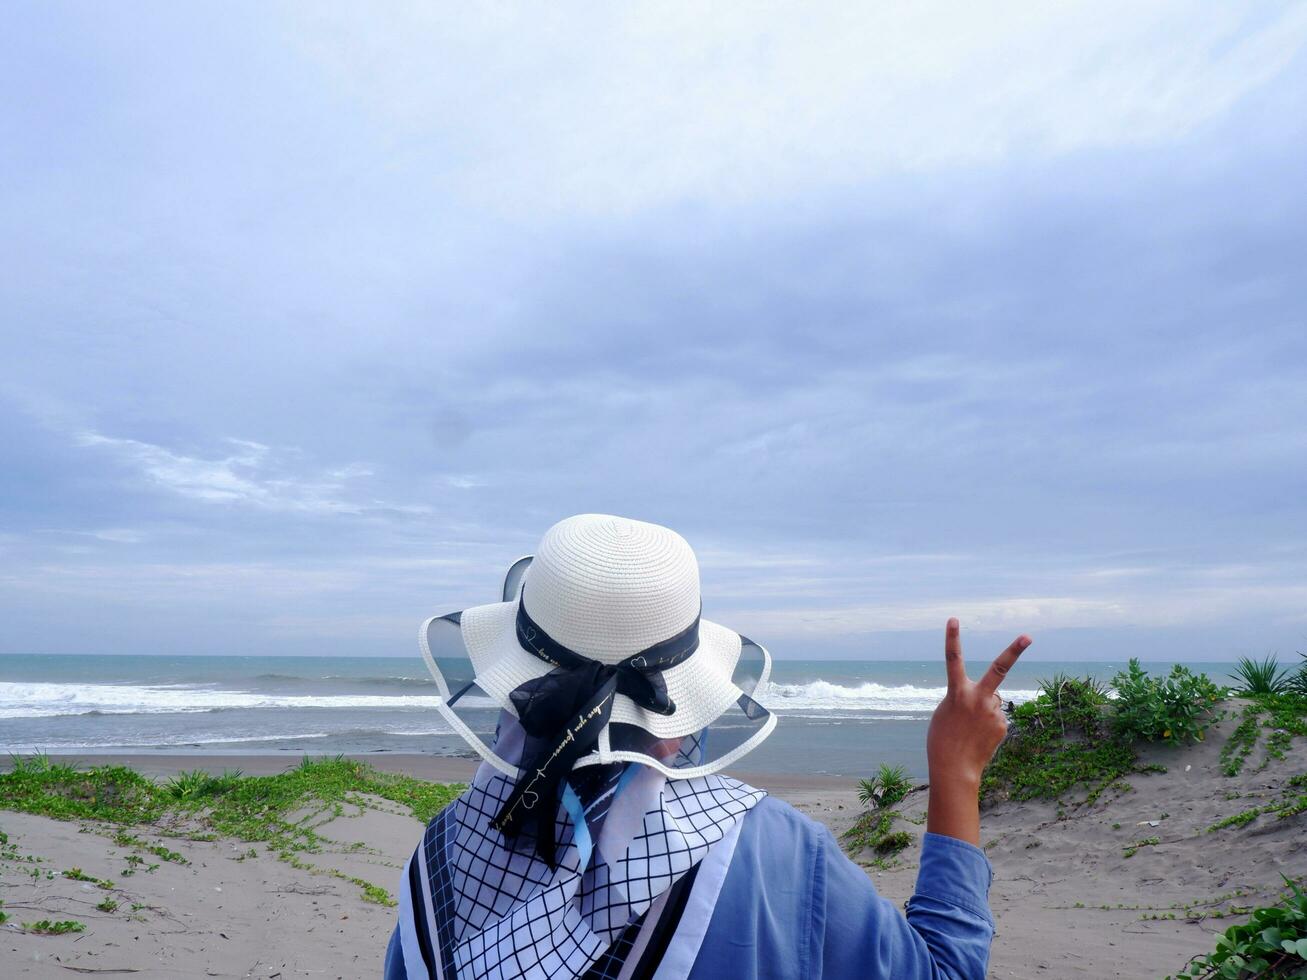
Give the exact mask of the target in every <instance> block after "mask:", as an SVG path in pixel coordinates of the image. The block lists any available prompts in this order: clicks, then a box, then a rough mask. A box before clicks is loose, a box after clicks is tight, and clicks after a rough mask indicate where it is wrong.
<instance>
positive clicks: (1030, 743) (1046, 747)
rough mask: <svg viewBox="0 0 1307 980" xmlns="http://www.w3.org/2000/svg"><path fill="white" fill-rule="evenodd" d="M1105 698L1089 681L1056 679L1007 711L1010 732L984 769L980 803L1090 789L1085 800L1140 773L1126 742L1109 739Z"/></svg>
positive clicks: (1057, 795) (1103, 693)
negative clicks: (1080, 786) (1083, 788)
mask: <svg viewBox="0 0 1307 980" xmlns="http://www.w3.org/2000/svg"><path fill="white" fill-rule="evenodd" d="M1110 704H1111V702H1110V700H1109V698H1108V697H1107V693H1106V692H1105V691H1104V690H1103V688H1102V686H1101V685H1100V684H1098V683H1097V682H1095V681H1094V680H1093V679H1092V678H1088V677H1085V678H1075V677H1065V676H1062V675H1058V676H1056V677H1054V678H1052V679H1051V680H1047V681H1044V682H1042V685H1041V689H1040V692H1039V695H1038V696H1037V697H1035V698H1034V699H1033V700H1030V701H1027V702H1026V703H1025V704H1022V705H1018V706H1017V707H1016V708H1015V709H1013V711H1012V733H1011V734H1010V735H1009V736H1008V738H1007V740H1006V741H1005V742H1004V743H1003V745H1002V746H1001V747H1000V748H999V751H998V753H997V754H996V755H995V756H994V759H993V761H991V762H990V764H989V766H988V767H987V768H986V769H985V774H984V776H983V777H982V779H981V782H980V793H981V800H982V801H983V802H993V801H995V800H1000V799H1013V800H1031V799H1059V798H1060V797H1061V796H1062V795H1063V794H1065V793H1066V792H1067V791H1069V790H1070V789H1072V788H1073V787H1075V786H1079V785H1087V786H1089V787H1091V789H1090V791H1089V796H1088V797H1087V799H1086V801H1085V802H1092V801H1093V800H1096V799H1097V798H1098V797H1099V795H1101V794H1102V793H1103V792H1104V791H1106V790H1108V789H1115V790H1118V791H1119V790H1121V789H1122V788H1123V786H1124V784H1121V783H1120V780H1121V778H1122V777H1123V776H1127V775H1130V774H1131V773H1133V772H1138V771H1140V767H1139V766H1138V765H1137V763H1136V758H1135V753H1134V751H1133V749H1132V748H1131V747H1130V745H1129V744H1127V743H1126V742H1124V741H1122V740H1120V739H1118V738H1114V737H1112V733H1111V728H1110V725H1109V721H1110Z"/></svg>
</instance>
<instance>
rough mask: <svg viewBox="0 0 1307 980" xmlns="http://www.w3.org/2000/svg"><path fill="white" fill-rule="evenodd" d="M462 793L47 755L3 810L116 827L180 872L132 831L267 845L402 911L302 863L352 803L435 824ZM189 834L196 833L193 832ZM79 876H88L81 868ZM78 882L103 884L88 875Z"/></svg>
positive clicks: (382, 779) (414, 783)
mask: <svg viewBox="0 0 1307 980" xmlns="http://www.w3.org/2000/svg"><path fill="white" fill-rule="evenodd" d="M461 790H462V787H461V786H458V785H453V784H443V783H429V782H425V781H423V780H420V779H413V778H412V777H409V776H402V775H396V774H393V773H384V772H380V771H378V770H376V769H374V768H373V767H372V766H369V765H366V764H364V763H361V762H355V761H352V760H349V759H345V758H343V757H340V756H337V757H336V758H334V759H320V760H312V759H308V758H306V759H305V760H304V761H303V762H302V763H301V764H300V765H299V766H298V767H296V768H294V769H291V770H289V771H287V772H283V773H279V774H277V775H275V776H245V775H242V774H241V773H239V772H235V773H232V772H225V773H223V774H222V775H221V776H210V775H208V774H205V773H199V772H189V773H181V774H179V775H178V776H175V777H173V778H172V779H171V780H169V781H168V782H166V783H164V784H163V785H160V784H158V783H155V782H153V781H151V780H149V779H147V778H146V777H144V776H142V775H141V774H140V773H138V772H135V771H134V770H132V769H128V768H126V767H123V766H98V767H95V768H91V769H77V768H75V767H73V766H69V765H63V764H56V763H52V762H51V761H50V760H49V759H48V758H47V757H45V756H35V757H32V758H27V759H15V760H14V765H13V769H12V770H11V771H10V772H7V773H3V774H0V800H3V801H4V802H3V808H4V809H8V810H19V811H23V812H27V813H37V814H41V815H43V816H47V817H54V818H56V819H60V820H92V821H100V822H102V823H106V824H111V825H113V829H112V831H111V833H112V838H111V839H112V840H113V842H114V843H115V844H117V845H119V846H120V847H124V848H132V849H136V850H142V851H145V852H148V853H150V854H153V855H154V856H156V857H158V858H159V859H160V860H162V861H168V862H173V863H178V864H185V863H186V859H185V857H183V856H182V855H181V854H180V853H178V852H177V851H173V850H170V849H169V848H167V847H164V846H162V845H154V844H149V843H147V842H146V841H144V840H142V839H141V838H140V837H138V836H136V835H135V834H133V833H132V832H131V830H135V829H138V828H146V829H149V828H155V829H166V831H167V832H168V833H169V834H171V835H174V836H191V837H200V838H203V839H214V837H215V836H221V837H227V838H233V839H236V840H239V841H244V842H247V843H255V842H262V843H264V844H266V845H267V848H268V850H269V852H271V853H272V854H275V855H276V856H277V857H278V858H280V859H281V860H283V861H286V862H287V863H289V864H293V865H295V866H296V867H301V868H306V869H308V870H312V871H315V872H318V873H323V874H331V875H334V876H335V877H339V878H342V879H344V880H347V881H350V882H353V883H354V884H356V885H358V886H359V888H360V889H362V891H363V894H364V897H365V898H366V899H368V900H370V901H374V902H378V903H380V904H383V905H389V904H393V902H392V901H391V898H390V895H389V894H388V893H387V892H386V891H385V890H384V889H382V888H379V887H377V886H376V885H372V884H370V883H369V882H366V881H363V880H361V879H357V878H353V877H350V876H348V875H345V874H342V873H340V872H336V871H333V870H330V869H326V868H318V867H316V866H314V865H312V864H310V863H308V862H307V861H305V860H304V858H303V857H302V855H305V854H312V853H315V852H320V851H322V850H323V849H324V846H325V845H326V842H325V841H324V840H323V838H321V837H320V836H319V835H318V834H317V833H315V830H314V828H315V827H316V826H317V825H319V824H320V823H321V822H325V821H326V820H329V819H331V818H332V817H335V816H338V815H339V814H340V813H342V812H343V807H344V805H345V804H353V805H357V806H365V805H366V801H365V800H364V797H365V796H373V797H380V798H382V799H386V800H390V801H392V802H395V803H398V804H400V805H402V806H404V807H406V808H408V810H409V811H410V812H411V813H412V814H413V816H414V817H416V818H417V819H418V820H420V821H422V822H423V823H426V822H427V821H428V820H430V819H431V817H433V816H435V814H436V813H438V812H439V811H440V810H441V809H442V808H443V807H444V806H445V805H446V804H447V803H448V802H449V801H450V800H452V799H453V798H454V797H455V796H457V795H458V793H459V792H460V791H461ZM187 830H190V831H192V833H190V834H189V835H188V834H186V831H187ZM124 860H125V861H126V863H127V867H126V868H125V869H124V870H123V871H122V875H123V876H124V877H127V876H130V875H132V874H134V873H136V871H137V870H144V871H147V872H149V871H153V870H155V869H156V868H158V867H159V865H157V864H154V865H147V864H146V862H145V861H144V859H143V858H141V857H140V856H139V855H137V854H130V855H127V856H126V857H125V858H124ZM73 871H76V872H77V874H79V875H81V874H82V873H81V871H80V869H73ZM78 880H89V881H95V882H97V883H99V882H100V879H95V878H90V877H88V876H82V877H81V878H80V879H78Z"/></svg>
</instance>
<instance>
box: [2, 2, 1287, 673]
mask: <svg viewBox="0 0 1307 980" xmlns="http://www.w3.org/2000/svg"><path fill="white" fill-rule="evenodd" d="M869 6H870V5H860V4H848V3H764V4H747V5H745V4H713V5H704V4H699V3H688V2H687V3H677V2H662V3H648V4H636V5H628V4H620V5H612V4H554V5H546V6H545V7H541V6H540V5H531V4H523V5H518V4H509V3H496V4H485V5H479V4H455V5H449V4H446V5H431V4H412V5H408V4H402V3H395V4H388V5H375V4H368V5H358V4H321V3H304V4H282V3H277V4H273V3H263V2H260V3H250V4H240V3H222V4H216V3H215V4H174V3H158V4H149V3H139V4H132V5H130V7H123V6H120V5H105V4H101V3H94V2H86V3H78V4H67V3H51V2H19V3H16V4H9V5H7V6H6V11H5V29H4V31H3V32H0V90H2V91H4V92H5V93H6V94H5V96H4V98H3V100H2V101H0V223H3V227H4V228H5V234H4V235H2V236H0V332H2V334H0V342H2V347H0V349H2V350H3V356H0V469H2V471H3V472H2V479H0V653H160V654H314V653H320V654H341V655H344V654H350V655H373V654H376V655H392V656H407V655H410V654H412V653H414V652H415V651H416V643H415V639H416V627H417V624H418V623H419V622H420V621H421V620H422V619H423V618H425V617H426V616H428V615H431V614H433V613H444V612H448V611H451V610H453V609H458V608H462V607H465V606H468V605H473V604H477V603H480V602H485V601H490V600H492V599H493V598H494V597H495V593H496V590H497V587H498V580H499V577H500V576H501V574H502V571H503V569H504V568H505V567H506V566H507V564H508V563H509V562H511V561H512V560H513V559H514V558H516V557H517V556H519V555H521V554H525V553H529V552H530V551H531V550H532V548H533V546H534V544H535V542H536V541H537V540H538V539H539V537H540V535H541V534H542V533H543V531H544V530H545V529H546V528H547V527H548V526H549V525H550V524H552V523H553V522H554V521H556V520H558V519H561V518H563V517H565V516H568V515H570V514H574V513H583V512H599V513H615V514H621V515H624V516H628V517H633V518H638V519H642V520H649V521H655V522H658V523H662V524H666V525H668V526H670V527H673V528H675V529H677V530H678V531H680V532H681V533H682V534H684V535H685V536H686V538H687V539H688V540H689V542H690V543H691V545H692V546H693V547H694V549H695V551H696V553H697V554H698V556H699V560H700V565H701V570H702V578H703V587H704V614H705V615H706V616H707V617H708V618H710V619H713V620H716V621H718V622H723V623H725V624H727V625H730V626H732V627H734V628H736V629H739V630H740V631H742V632H744V633H746V634H748V635H750V636H752V637H754V638H755V639H757V640H759V641H761V642H763V643H764V644H766V645H767V646H768V647H769V648H770V649H771V650H772V652H773V653H774V654H775V655H776V656H778V657H782V658H803V659H817V658H840V657H913V658H916V657H929V656H937V655H939V650H940V648H941V647H942V630H943V624H944V621H945V619H946V618H947V617H948V616H950V615H957V616H959V617H960V618H961V620H962V623H963V627H964V642H965V643H966V644H967V652H968V653H969V654H970V655H971V656H972V657H981V656H987V655H991V654H992V653H995V652H997V650H998V649H1000V648H1001V647H1002V646H1003V645H1005V644H1006V643H1007V642H1008V640H1010V639H1011V638H1012V636H1014V635H1016V633H1018V632H1022V631H1024V632H1028V633H1030V634H1031V635H1032V636H1034V638H1035V646H1034V647H1033V648H1032V651H1031V655H1035V656H1040V657H1043V658H1046V659H1050V660H1056V659H1059V658H1063V659H1067V658H1101V659H1120V658H1123V657H1125V656H1140V657H1143V658H1146V659H1194V660H1202V659H1216V660H1229V659H1233V658H1234V657H1237V656H1241V655H1245V654H1249V655H1254V656H1261V655H1264V654H1267V653H1271V652H1277V653H1278V654H1279V655H1280V657H1281V659H1282V660H1285V661H1286V662H1289V661H1291V662H1297V658H1296V657H1295V656H1294V652H1295V651H1297V650H1302V651H1305V652H1307V493H1304V491H1307V276H1304V274H1303V269H1304V256H1307V181H1304V179H1303V174H1304V173H1307V113H1304V112H1303V105H1304V104H1307V6H1304V5H1302V4H1281V3H1256V2H1253V3H1243V4H1220V5H1213V4H1203V3H1193V2H1188V3H1180V2H1166V0H1161V2H1154V3H1149V4H1139V3H1134V2H1114V0H1093V2H1086V3H1075V2H1065V3H1057V4H1049V3H1037V2H1023V3H1015V2H1010V3H1002V2H999V3H994V4H985V5H976V4H967V3H938V2H924V0H923V2H918V3H913V4H880V5H877V6H876V7H875V8H874V9H868V8H869Z"/></svg>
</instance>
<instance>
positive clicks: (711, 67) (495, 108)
mask: <svg viewBox="0 0 1307 980" xmlns="http://www.w3.org/2000/svg"><path fill="white" fill-rule="evenodd" d="M1195 13H1196V10H1195V8H1194V7H1193V6H1192V5H1191V4H1188V3H1183V2H1175V0H1172V2H1166V3H1154V4H1146V5H1142V4H1137V3H1129V2H1125V0H1115V2H1103V0H1097V2H1079V3H1062V4H1056V5H1047V4H1045V5H1040V4H1033V5H1032V4H1029V3H1019V2H1006V3H998V4H987V5H985V6H984V7H983V8H982V7H977V6H975V5H973V4H966V3H959V2H952V0H944V2H925V3H914V4H910V5H879V6H876V7H869V6H867V5H860V4H847V3H835V2H823V3H804V4H798V3H775V4H769V5H766V6H765V7H763V8H758V7H756V6H753V5H731V4H725V5H723V4H718V5H714V6H713V7H712V8H710V9H705V8H704V6H703V5H702V4H696V3H690V2H678V3H670V4H667V3H665V4H659V5H657V6H656V7H648V8H645V7H636V8H626V7H617V8H608V9H606V10H603V11H596V10H591V11H588V12H587V14H586V16H585V19H584V21H585V22H584V24H582V23H579V22H578V21H577V20H576V19H575V18H574V17H573V16H572V15H569V14H568V13H567V12H565V11H563V10H561V9H560V10H557V11H554V12H552V13H550V14H547V15H543V16H542V14H541V11H539V10H538V8H515V7H512V6H509V7H496V8H494V9H493V10H491V9H488V8H480V9H466V8H459V9H457V10H456V11H455V10H453V9H446V8H423V7H409V8H406V9H404V10H402V11H392V12H391V14H390V15H389V16H386V17H377V16H374V15H373V13H372V12H368V13H366V14H364V13H362V12H360V11H356V10H351V9H349V8H334V9H332V10H330V11H323V10H322V9H321V8H319V9H318V16H316V17H314V18H313V20H312V24H311V26H310V27H309V29H308V30H306V31H304V33H303V44H304V48H305V50H306V52H307V55H308V57H309V58H311V59H312V60H313V61H314V62H316V63H317V64H318V65H320V66H321V69H322V71H323V72H324V75H325V79H326V83H327V84H329V85H330V86H332V87H333V88H338V89H340V90H342V91H344V92H346V93H348V95H349V97H350V100H351V102H352V103H353V104H354V105H355V106H357V107H361V108H362V109H363V110H364V111H366V112H367V113H368V114H370V115H373V116H376V117H380V118H383V119H384V120H385V122H386V128H387V130H388V131H389V132H391V133H393V134H396V137H397V145H396V148H395V159H396V161H397V163H398V164H399V165H400V166H404V165H405V164H408V163H409V162H410V161H415V160H417V159H421V158H422V157H423V156H425V155H427V154H428V153H430V152H431V150H432V148H433V147H434V146H436V145H445V144H446V143H447V141H448V142H452V143H453V144H454V145H455V146H456V147H457V150H456V151H455V155H456V156H457V157H458V158H459V159H462V160H469V159H475V160H477V161H478V163H479V164H480V165H478V166H476V167H466V168H464V167H459V168H458V169H456V170H454V171H453V172H446V174H445V175H444V176H445V177H446V179H448V180H449V181H450V182H451V184H452V186H453V187H455V188H457V189H458V190H459V191H460V192H461V193H462V194H463V195H465V196H467V197H469V198H471V199H474V200H475V201H477V202H478V203H479V204H480V205H482V206H486V207H489V208H493V209H511V211H512V212H514V213H522V212H524V211H529V212H532V213H535V214H539V213H540V212H542V211H543V212H554V213H562V214H568V215H576V214H586V213H589V214H600V215H601V214H608V213H613V212H618V213H629V212H632V211H635V210H638V209H642V208H649V207H656V206H660V205H663V204H666V203H668V202H671V201H679V200H686V201H693V202H696V203H698V202H714V203H722V202H739V201H741V200H749V199H755V200H756V199H758V198H760V197H765V196H769V195H770V196H779V197H781V198H789V197H791V196H793V195H795V194H796V193H802V194H805V195H810V194H811V193H812V192H813V191H814V190H816V189H833V188H839V187H847V186H850V185H856V184H859V183H862V182H865V181H867V180H868V179H875V178H877V177H881V176H885V175H898V174H903V173H905V172H921V171H927V172H928V171H939V170H942V169H946V168H956V167H959V166H974V165H976V164H993V163H996V162H1000V161H1003V160H1006V159H1010V158H1013V157H1020V158H1022V159H1024V160H1031V159H1039V158H1044V157H1048V156H1056V155H1059V154H1065V153H1070V152H1075V151H1084V150H1096V149H1102V148H1119V147H1140V146H1148V145H1153V144H1157V143H1164V142H1167V141H1173V140H1176V139H1179V138H1182V137H1184V136H1185V135H1187V134H1188V133H1190V132H1192V131H1193V130H1194V129H1195V128H1196V127H1199V126H1201V125H1203V124H1204V123H1206V122H1207V121H1209V120H1212V119H1214V118H1217V117H1219V116H1220V115H1221V114H1223V113H1225V112H1227V111H1229V110H1230V108H1231V107H1232V106H1233V105H1234V104H1236V103H1237V101H1238V100H1239V99H1240V98H1242V97H1243V96H1245V95H1246V94H1247V93H1249V92H1250V91H1253V90H1255V89H1257V88H1258V87H1259V86H1261V85H1263V84H1265V83H1266V82H1267V81H1268V80H1270V79H1272V78H1273V77H1275V75H1276V74H1277V73H1278V72H1280V71H1281V70H1283V69H1284V68H1285V66H1286V65H1287V64H1288V63H1289V62H1290V61H1291V59H1292V58H1293V57H1294V56H1295V55H1296V54H1297V53H1298V51H1299V50H1300V49H1301V47H1302V45H1303V43H1304V41H1305V40H1307V13H1304V11H1303V10H1302V9H1301V8H1298V7H1283V6H1280V5H1272V4H1260V5H1255V6H1252V7H1240V8H1238V9H1236V8H1222V9H1220V10H1215V11H1213V10H1210V9H1207V8H1203V9H1202V16H1195ZM525 32H529V33H530V36H531V39H532V40H531V43H530V44H529V45H524V44H522V43H520V41H521V38H522V37H523V36H524V33H525Z"/></svg>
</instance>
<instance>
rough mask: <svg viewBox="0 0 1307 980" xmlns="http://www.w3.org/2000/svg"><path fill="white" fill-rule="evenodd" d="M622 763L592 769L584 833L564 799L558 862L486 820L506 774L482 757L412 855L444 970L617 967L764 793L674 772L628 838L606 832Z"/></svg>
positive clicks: (482, 973)
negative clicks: (648, 920) (665, 902)
mask: <svg viewBox="0 0 1307 980" xmlns="http://www.w3.org/2000/svg"><path fill="white" fill-rule="evenodd" d="M619 774H620V769H616V770H612V771H610V772H608V773H605V774H602V775H600V774H596V775H597V776H600V778H597V779H596V778H594V777H590V778H589V785H587V786H585V788H584V790H583V791H582V792H583V796H582V799H583V800H585V799H586V798H588V802H586V803H583V806H584V823H585V826H584V827H583V828H581V830H580V832H579V833H578V828H576V827H575V826H573V822H572V819H571V817H570V816H569V815H568V811H567V809H566V808H560V810H559V814H558V818H557V820H556V825H555V832H556V840H557V842H558V864H557V866H556V867H554V868H550V867H549V865H548V864H547V863H545V862H544V861H543V860H541V859H540V858H538V857H537V856H536V855H535V854H534V851H533V850H532V849H531V847H530V844H529V842H527V841H523V842H522V844H520V845H518V846H516V847H513V846H510V845H509V844H508V843H507V842H505V841H504V839H503V838H502V837H501V835H500V834H499V833H498V832H496V831H494V830H491V829H490V822H491V821H492V820H493V819H494V816H495V814H496V813H497V812H498V810H499V807H500V806H501V805H502V804H503V801H504V800H505V799H507V798H508V795H509V793H510V792H511V791H512V788H513V782H512V780H510V779H508V778H506V777H505V776H503V775H502V774H501V773H499V772H498V771H496V770H494V769H491V768H490V767H489V766H483V767H482V769H481V771H479V772H478V773H477V777H476V779H475V780H474V781H473V784H472V785H471V786H470V787H469V788H468V790H467V791H466V792H465V793H464V794H463V795H462V796H460V797H459V798H458V800H456V801H455V802H454V803H452V804H451V805H450V806H448V807H447V808H446V809H445V810H443V811H442V812H441V813H440V814H438V815H437V816H436V818H435V819H434V820H432V822H431V824H430V825H429V826H428V828H427V831H426V833H425V834H424V836H423V840H422V843H421V845H420V846H419V852H418V855H415V860H417V859H418V858H419V857H420V858H421V869H422V871H423V872H424V874H422V875H421V876H420V882H421V884H422V886H423V887H424V888H425V889H426V894H425V895H422V896H420V899H421V901H419V902H415V903H414V907H415V908H416V909H419V910H420V909H422V908H423V907H424V905H425V907H427V908H429V909H430V910H431V922H432V925H433V927H434V928H433V929H432V933H433V935H432V936H431V945H432V947H433V950H434V954H435V958H437V959H438V960H439V964H438V965H439V968H440V971H441V973H442V974H443V976H444V977H445V978H447V980H448V978H454V977H458V978H483V977H484V978H511V977H542V978H543V977H550V978H559V977H568V978H576V977H583V976H584V977H596V978H598V977H615V976H617V975H618V973H619V972H620V970H621V967H622V964H623V962H624V959H625V955H626V952H627V951H629V949H630V948H631V945H632V943H633V942H634V940H635V936H636V935H637V933H638V931H639V925H640V922H641V918H642V916H643V915H644V913H645V912H646V910H648V908H649V906H650V905H651V904H652V903H653V902H654V901H655V900H656V899H657V898H658V897H659V896H660V895H661V894H662V893H663V892H665V891H666V890H667V889H668V888H669V887H671V885H672V884H674V883H675V882H676V881H677V880H678V879H680V878H681V877H682V876H684V875H685V874H686V873H687V872H688V871H689V870H690V869H691V868H693V867H694V866H695V865H696V864H697V863H698V862H699V861H700V860H702V858H703V857H704V855H706V854H707V853H708V850H709V849H710V848H711V847H712V845H713V844H715V843H716V842H717V841H719V840H721V839H722V837H724V836H725V835H726V833H727V832H728V831H730V829H731V828H732V827H733V826H734V825H735V824H736V822H738V821H739V820H740V819H741V818H742V817H743V816H744V814H745V813H747V812H748V811H749V809H750V808H751V807H753V806H754V805H755V804H756V803H757V802H758V801H759V800H760V799H761V798H762V797H763V795H764V794H763V793H762V792H761V791H760V790H756V789H753V788H752V787H750V786H746V785H744V784H743V783H740V782H738V781H737V780H734V779H730V778H728V777H725V776H721V775H712V776H707V777H703V778H700V779H687V780H670V781H667V782H665V783H664V784H663V785H662V786H661V788H660V789H658V790H657V792H656V793H655V794H654V796H653V798H651V800H650V801H649V803H648V804H647V805H646V807H645V811H644V813H643V816H642V817H637V818H635V819H633V820H632V821H631V832H629V839H627V835H625V834H623V835H621V836H620V837H619V836H617V835H610V836H607V837H606V836H603V834H602V828H603V826H604V824H605V817H606V816H607V815H608V813H609V810H610V808H611V807H612V806H613V805H614V799H615V796H616V794H615V792H614V790H615V789H616V787H617V783H616V777H617V776H618V775H619ZM576 775H578V776H579V775H580V774H579V773H578V774H576ZM632 812H633V814H638V813H639V810H635V811H632ZM619 822H620V821H619ZM590 842H593V847H592V846H591V843H590ZM606 847H608V848H612V849H614V850H615V851H617V853H614V854H606V853H604V851H605V848H606ZM418 914H421V912H419V913H418ZM596 971H598V972H596Z"/></svg>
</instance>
